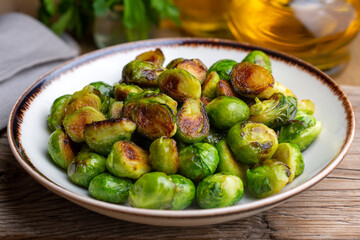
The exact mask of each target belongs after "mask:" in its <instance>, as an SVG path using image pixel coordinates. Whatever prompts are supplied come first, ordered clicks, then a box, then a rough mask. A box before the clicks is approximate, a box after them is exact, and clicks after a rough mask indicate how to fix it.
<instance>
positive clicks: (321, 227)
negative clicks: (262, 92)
mask: <svg viewBox="0 0 360 240" xmlns="http://www.w3.org/2000/svg"><path fill="white" fill-rule="evenodd" d="M343 89H344V91H345V92H346V93H347V94H348V95H349V97H350V99H351V101H352V103H353V106H354V108H355V111H356V113H357V114H356V115H357V119H360V114H359V113H360V87H350V86H344V87H343ZM359 128H360V123H359V120H357V132H359ZM359 160H360V136H359V134H356V136H355V140H354V142H353V144H352V146H351V148H350V150H349V153H348V154H347V156H346V157H345V159H344V160H343V161H342V163H341V164H340V165H339V166H338V167H337V168H336V169H335V170H334V171H333V172H332V173H331V174H330V175H329V176H328V177H327V178H325V179H324V180H323V181H321V182H320V183H319V184H317V185H316V186H314V187H312V188H311V189H309V190H307V191H305V192H303V193H302V194H300V195H298V196H296V197H294V198H292V199H290V200H289V201H287V202H286V203H284V204H282V205H280V206H278V207H276V208H273V209H271V210H269V211H266V212H263V213H261V214H258V215H255V216H252V217H249V218H246V219H241V220H238V221H232V222H228V223H223V224H218V225H212V226H202V227H196V228H174V227H155V226H147V225H141V224H135V223H129V222H125V221H119V220H115V219H112V218H109V217H106V216H102V215H100V214H97V213H93V212H91V211H88V210H86V209H84V208H82V207H79V206H77V205H75V204H73V203H71V202H69V201H67V200H65V199H63V198H61V197H59V196H57V195H56V194H54V193H52V192H50V191H48V190H47V189H45V188H44V187H42V186H41V185H40V184H38V183H37V182H35V180H33V179H32V178H31V177H30V176H29V175H28V174H27V173H26V172H25V171H24V170H23V169H22V168H21V167H20V165H19V164H18V163H17V161H16V160H15V158H14V157H13V156H12V153H11V151H10V149H9V146H8V143H7V138H6V132H5V131H2V132H0V239H31V238H36V239H69V238H71V239H72V238H85V239H119V238H126V239H127V238H131V239H155V238H156V239H166V238H175V237H176V238H182V239H235V238H236V239H239V238H240V239H241V238H243V239H360V161H359Z"/></svg>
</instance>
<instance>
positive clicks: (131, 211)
mask: <svg viewBox="0 0 360 240" xmlns="http://www.w3.org/2000/svg"><path fill="white" fill-rule="evenodd" d="M171 46H176V47H178V46H191V47H196V46H206V47H212V48H227V49H234V50H242V51H252V50H262V51H264V52H265V53H266V54H268V55H269V56H270V57H271V58H273V59H277V60H281V61H283V62H285V63H287V64H291V65H294V66H296V67H298V68H301V69H302V70H304V71H306V72H307V73H309V74H311V75H312V76H314V77H315V78H316V79H318V80H319V81H321V82H322V84H325V85H326V86H328V87H329V88H330V90H331V91H332V92H333V94H334V95H336V96H337V97H338V99H339V101H341V103H342V106H343V107H344V110H345V114H346V121H347V125H346V138H345V141H344V143H343V145H342V147H341V149H340V151H339V152H338V153H337V155H336V156H335V157H334V158H333V159H332V160H331V162H330V163H329V164H327V165H326V166H325V167H324V169H322V170H321V171H320V172H318V173H317V174H316V175H314V176H313V177H311V178H310V179H308V180H307V181H306V182H304V183H302V184H300V185H299V186H297V187H295V188H292V189H290V190H287V191H286V192H283V193H280V194H276V195H273V196H270V197H268V198H265V199H260V200H257V201H255V202H252V203H247V204H240V205H235V206H231V207H225V208H215V209H196V210H183V211H170V210H152V209H139V208H133V207H128V206H124V205H116V204H112V203H107V202H102V201H99V200H96V199H92V198H89V197H85V196H82V195H79V194H77V193H74V192H71V191H69V190H67V189H65V188H63V187H61V186H59V185H58V184H56V183H54V182H52V181H51V180H49V179H48V178H47V177H45V176H44V175H43V174H42V173H41V172H39V171H38V170H37V169H36V168H35V167H34V166H33V165H32V164H31V161H30V160H29V159H28V158H27V156H26V152H25V149H23V148H22V146H21V141H20V131H21V123H22V118H23V114H24V112H25V111H26V109H27V107H28V106H29V105H30V104H31V101H32V100H33V99H34V98H35V97H36V95H37V94H38V93H39V92H41V91H42V90H43V89H44V88H45V87H46V86H47V85H48V84H49V83H50V82H51V81H52V80H55V79H57V78H58V77H59V76H60V75H61V74H62V73H66V72H67V71H72V70H74V69H75V68H76V67H78V66H81V65H82V64H86V63H88V62H91V61H94V60H96V59H97V58H101V57H104V56H108V55H110V54H115V53H117V52H127V51H131V50H134V49H142V48H149V47H154V48H161V47H171ZM7 134H8V141H9V145H10V148H11V150H12V152H13V154H14V156H15V157H16V159H17V160H18V162H19V163H20V165H21V166H22V167H23V168H24V169H25V170H26V171H27V172H28V173H29V174H30V175H31V176H32V177H33V178H34V179H35V180H36V181H38V182H39V183H40V184H42V185H43V186H45V187H46V188H48V189H50V190H52V191H53V192H55V193H56V194H58V195H60V196H62V197H64V198H66V199H68V200H70V201H73V202H75V203H77V204H79V202H81V203H84V204H87V205H90V206H91V207H95V208H98V209H103V210H107V211H115V212H118V213H121V214H125V215H133V216H141V217H143V218H154V217H159V218H169V219H200V218H204V217H221V216H231V215H237V214H240V213H246V212H252V211H256V210H257V209H260V208H265V207H271V206H272V205H275V204H279V203H281V202H283V201H285V200H287V199H288V198H290V197H292V196H294V195H296V194H299V193H301V192H302V191H304V190H306V189H308V188H309V187H311V186H313V185H315V184H316V183H318V182H319V181H320V180H322V179H323V178H324V177H326V176H327V175H328V174H329V173H330V172H331V171H332V170H333V169H334V168H336V166H337V165H338V164H339V163H340V162H341V160H342V159H343V158H344V156H345V155H346V153H347V152H348V150H349V148H350V145H351V142H352V141H353V138H354V135H355V114H354V110H353V108H352V105H351V102H350V100H349V99H348V97H347V96H346V94H345V93H344V92H343V91H342V90H341V89H340V87H339V85H338V84H337V83H335V82H334V80H332V79H331V78H330V77H329V76H327V75H326V74H325V73H323V72H322V71H320V70H319V69H317V68H315V67H313V66H312V65H310V64H308V63H306V62H304V61H302V60H300V59H298V58H296V57H293V56H290V55H288V54H285V53H281V52H277V51H274V50H270V49H266V48H262V47H257V46H253V45H250V44H245V43H238V42H235V41H231V40H223V39H206V38H161V39H153V40H144V41H138V42H132V43H125V44H120V45H116V46H112V47H108V48H104V49H100V50H97V51H94V52H90V53H87V54H85V55H82V56H79V57H77V58H75V59H72V60H70V61H67V62H65V63H64V64H62V65H60V66H58V67H57V68H55V69H53V70H52V71H50V72H49V73H47V74H45V75H44V76H42V77H41V78H40V79H38V80H37V81H36V82H35V83H33V84H32V85H31V86H30V87H29V88H28V89H27V90H26V91H25V92H24V93H23V94H22V95H21V96H20V98H19V99H18V100H17V102H16V104H15V105H14V107H13V109H12V111H11V114H10V117H9V121H8V128H7Z"/></svg>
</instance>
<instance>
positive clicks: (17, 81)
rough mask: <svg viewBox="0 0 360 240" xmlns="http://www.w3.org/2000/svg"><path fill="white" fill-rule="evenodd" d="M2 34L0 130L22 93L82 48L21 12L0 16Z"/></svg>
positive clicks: (4, 125) (0, 36) (0, 45)
mask: <svg viewBox="0 0 360 240" xmlns="http://www.w3.org/2000/svg"><path fill="white" fill-rule="evenodd" d="M0 33H1V34H0V92H1V94H0V102H1V104H0V129H3V128H5V127H6V124H7V120H8V118H9V114H10V111H11V108H12V107H13V105H14V104H15V102H16V100H17V99H18V97H19V96H20V95H21V93H22V92H24V91H25V89H26V88H27V87H29V86H30V85H31V84H32V83H33V82H34V81H36V80H37V79H38V78H40V77H41V76H42V75H44V74H45V73H47V72H48V71H49V70H51V69H52V68H54V67H56V66H57V65H59V64H61V63H62V62H64V61H65V60H68V59H70V58H72V57H75V56H77V55H78V54H79V52H80V51H79V47H78V45H77V44H76V43H75V42H74V41H73V40H72V39H71V38H70V37H66V39H65V41H64V39H61V38H60V37H58V36H57V35H55V34H54V33H53V32H52V31H51V30H50V29H48V28H47V27H46V26H44V25H43V24H42V23H40V22H39V21H37V20H36V19H34V18H32V17H30V16H27V15H25V14H21V13H8V14H4V15H0Z"/></svg>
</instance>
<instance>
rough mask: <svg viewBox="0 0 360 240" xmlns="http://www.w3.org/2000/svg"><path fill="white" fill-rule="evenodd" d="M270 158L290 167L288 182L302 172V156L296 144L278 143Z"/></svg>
mask: <svg viewBox="0 0 360 240" xmlns="http://www.w3.org/2000/svg"><path fill="white" fill-rule="evenodd" d="M272 158H273V159H276V160H277V161H280V162H283V163H285V164H286V165H287V166H288V167H289V168H290V173H291V174H290V176H289V183H290V182H292V181H293V179H294V177H297V176H300V175H301V174H302V173H303V172H304V168H305V163H304V158H303V155H302V154H301V151H300V148H299V147H298V145H296V144H292V143H279V145H278V148H277V149H276V152H275V153H274V155H273V156H272Z"/></svg>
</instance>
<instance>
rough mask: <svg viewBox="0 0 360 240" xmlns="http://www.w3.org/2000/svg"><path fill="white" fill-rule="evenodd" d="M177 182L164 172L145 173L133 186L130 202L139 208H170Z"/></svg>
mask: <svg viewBox="0 0 360 240" xmlns="http://www.w3.org/2000/svg"><path fill="white" fill-rule="evenodd" d="M175 191H176V184H175V183H174V182H173V180H172V179H171V177H170V176H167V175H166V174H165V173H163V172H151V173H146V174H144V175H143V176H142V177H141V178H139V179H138V180H137V181H136V182H135V184H134V185H133V186H132V187H131V189H130V193H129V204H130V205H131V206H133V207H137V208H150V209H169V208H170V207H171V203H172V201H173V199H174V195H175Z"/></svg>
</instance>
